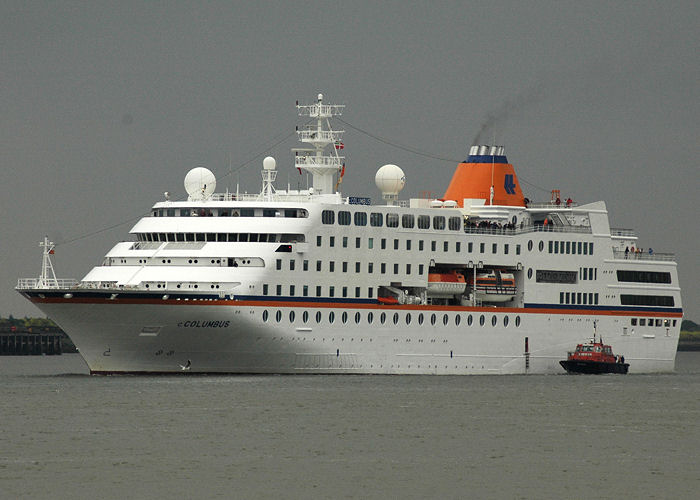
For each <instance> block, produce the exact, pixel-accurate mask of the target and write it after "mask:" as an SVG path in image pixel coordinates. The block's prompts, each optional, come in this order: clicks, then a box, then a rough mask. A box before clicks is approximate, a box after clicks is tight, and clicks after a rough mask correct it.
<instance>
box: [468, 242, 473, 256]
mask: <svg viewBox="0 0 700 500" xmlns="http://www.w3.org/2000/svg"><path fill="white" fill-rule="evenodd" d="M473 251H474V243H472V242H471V241H470V242H469V243H467V252H469V253H472V252H473Z"/></svg>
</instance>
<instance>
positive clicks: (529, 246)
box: [527, 240, 532, 252]
mask: <svg viewBox="0 0 700 500" xmlns="http://www.w3.org/2000/svg"><path fill="white" fill-rule="evenodd" d="M527 251H528V252H532V240H530V241H528V242H527Z"/></svg>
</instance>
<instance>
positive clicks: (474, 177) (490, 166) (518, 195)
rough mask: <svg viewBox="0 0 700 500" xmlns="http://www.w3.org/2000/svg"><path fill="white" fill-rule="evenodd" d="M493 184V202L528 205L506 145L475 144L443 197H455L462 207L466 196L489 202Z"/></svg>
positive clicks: (448, 198) (518, 205)
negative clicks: (505, 148)
mask: <svg viewBox="0 0 700 500" xmlns="http://www.w3.org/2000/svg"><path fill="white" fill-rule="evenodd" d="M480 153H482V154H480ZM488 153H491V154H488ZM491 186H493V205H506V206H516V207H524V206H525V199H524V198H523V192H522V191H521V190H520V183H519V182H518V177H517V176H516V175H515V169H513V165H511V164H510V163H508V160H507V159H506V157H505V155H504V151H503V147H499V146H491V147H489V146H472V148H471V150H470V154H469V157H468V158H467V160H466V161H465V162H463V163H460V164H459V165H458V166H457V170H455V173H454V175H453V176H452V180H451V181H450V185H449V186H447V191H445V196H443V199H444V200H454V201H456V202H457V204H458V205H459V206H460V207H463V206H464V199H465V198H475V199H482V200H486V204H487V205H489V204H490V199H491V194H490V193H491Z"/></svg>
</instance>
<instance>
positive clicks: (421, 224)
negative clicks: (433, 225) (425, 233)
mask: <svg viewBox="0 0 700 500" xmlns="http://www.w3.org/2000/svg"><path fill="white" fill-rule="evenodd" d="M418 229H430V216H429V215H419V216H418Z"/></svg>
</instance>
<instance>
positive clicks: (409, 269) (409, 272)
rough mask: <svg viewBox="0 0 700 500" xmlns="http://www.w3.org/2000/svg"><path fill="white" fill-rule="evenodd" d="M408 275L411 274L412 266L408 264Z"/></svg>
mask: <svg viewBox="0 0 700 500" xmlns="http://www.w3.org/2000/svg"><path fill="white" fill-rule="evenodd" d="M406 274H411V264H406Z"/></svg>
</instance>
